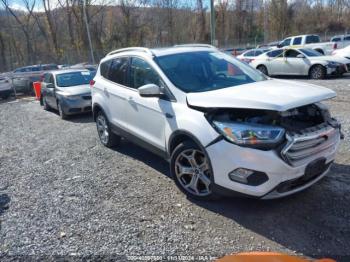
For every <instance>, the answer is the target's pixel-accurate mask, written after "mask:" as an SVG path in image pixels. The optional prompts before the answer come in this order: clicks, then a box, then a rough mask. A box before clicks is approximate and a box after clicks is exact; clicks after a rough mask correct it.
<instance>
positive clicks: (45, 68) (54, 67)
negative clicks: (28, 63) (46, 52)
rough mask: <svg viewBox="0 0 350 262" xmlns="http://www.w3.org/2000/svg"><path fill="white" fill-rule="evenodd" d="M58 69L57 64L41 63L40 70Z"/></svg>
mask: <svg viewBox="0 0 350 262" xmlns="http://www.w3.org/2000/svg"><path fill="white" fill-rule="evenodd" d="M56 69H58V66H57V65H43V66H42V70H56Z"/></svg>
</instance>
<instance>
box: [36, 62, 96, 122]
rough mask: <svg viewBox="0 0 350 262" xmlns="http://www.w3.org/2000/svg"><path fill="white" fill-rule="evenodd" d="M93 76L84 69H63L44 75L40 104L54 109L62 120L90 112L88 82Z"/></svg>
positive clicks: (47, 108)
mask: <svg viewBox="0 0 350 262" xmlns="http://www.w3.org/2000/svg"><path fill="white" fill-rule="evenodd" d="M93 77H94V74H93V73H92V72H90V71H89V70H86V69H81V70H79V69H64V70H57V71H51V72H48V73H45V75H44V79H43V82H42V83H41V86H42V87H41V104H42V105H43V106H44V109H45V110H49V109H56V110H58V112H59V115H60V117H61V118H62V119H65V118H67V117H68V116H69V115H73V114H79V113H83V112H89V111H91V91H90V81H91V80H92V78H93Z"/></svg>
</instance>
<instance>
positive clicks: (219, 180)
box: [91, 45, 341, 199]
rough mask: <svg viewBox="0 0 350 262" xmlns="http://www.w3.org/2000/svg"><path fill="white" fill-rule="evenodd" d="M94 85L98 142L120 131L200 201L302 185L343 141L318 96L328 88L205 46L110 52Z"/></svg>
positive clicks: (277, 193)
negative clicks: (277, 76) (164, 163)
mask: <svg viewBox="0 0 350 262" xmlns="http://www.w3.org/2000/svg"><path fill="white" fill-rule="evenodd" d="M91 87H92V105H93V113H94V119H95V121H96V125H97V131H98V134H99V137H100V140H101V142H102V144H104V145H105V146H107V147H111V146H114V145H116V144H117V143H118V142H119V141H120V139H121V137H124V138H126V139H129V140H130V141H132V142H134V143H137V144H139V145H141V146H143V147H145V148H146V149H148V150H150V151H152V152H154V153H156V154H159V155H161V156H162V157H164V158H166V159H167V160H169V162H170V168H171V173H172V176H173V178H174V180H175V182H176V184H177V186H178V187H179V188H180V189H181V190H182V191H183V192H184V193H186V194H187V195H188V196H190V197H193V198H197V199H212V198H216V197H217V196H219V195H227V194H231V193H236V194H237V193H238V194H239V195H241V194H242V195H246V196H252V197H258V198H264V199H269V198H278V197H283V196H287V195H290V194H293V193H296V192H298V191H301V190H303V189H305V188H307V187H309V186H311V185H312V184H314V183H316V182H317V181H318V180H320V179H321V178H322V177H323V176H324V175H325V174H326V173H327V171H328V170H329V168H330V165H331V163H332V162H333V160H334V157H335V154H336V150H337V147H338V144H339V141H340V138H341V131H340V125H339V123H338V122H337V121H336V120H335V119H334V118H332V117H331V116H330V114H329V112H328V109H327V108H326V106H325V105H323V104H321V103H320V101H322V100H325V99H330V98H332V97H334V96H335V93H334V92H333V91H331V90H329V89H327V88H323V87H318V86H315V85H309V84H305V83H299V82H292V81H282V80H274V79H270V78H268V77H266V76H265V75H263V74H262V73H260V72H258V71H257V70H255V69H253V68H251V67H249V66H248V65H245V64H244V63H242V62H239V61H238V60H236V59H235V58H232V57H231V56H229V55H226V54H224V53H222V52H220V51H218V50H217V49H215V48H214V47H211V46H206V45H183V46H175V47H171V48H164V49H146V48H126V49H120V50H116V51H113V52H111V53H109V54H108V55H107V56H106V57H105V58H103V59H102V60H101V63H100V65H99V68H98V70H97V74H96V76H95V78H94V80H93V81H92V83H91Z"/></svg>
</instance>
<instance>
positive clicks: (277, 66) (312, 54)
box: [250, 48, 350, 79]
mask: <svg viewBox="0 0 350 262" xmlns="http://www.w3.org/2000/svg"><path fill="white" fill-rule="evenodd" d="M250 65H251V66H253V67H254V68H256V69H258V70H260V71H261V72H263V73H264V74H265V75H300V76H310V78H313V79H323V78H325V77H326V76H327V75H338V76H341V75H343V74H344V73H346V72H348V68H349V65H350V59H347V58H342V57H335V56H325V55H322V54H321V53H319V52H317V51H315V50H312V49H307V48H288V49H275V50H272V51H269V52H267V53H265V54H262V55H260V56H258V57H256V58H255V60H254V61H252V62H251V63H250Z"/></svg>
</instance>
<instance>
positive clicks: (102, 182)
mask: <svg viewBox="0 0 350 262" xmlns="http://www.w3.org/2000/svg"><path fill="white" fill-rule="evenodd" d="M297 81H307V82H309V83H316V84H320V85H323V86H327V87H329V88H332V89H333V90H335V91H336V92H337V93H338V97H337V98H335V99H333V100H332V101H330V102H327V103H328V104H329V105H330V107H331V111H332V113H333V114H334V115H335V116H336V117H337V118H338V119H339V120H340V121H341V122H342V124H343V131H344V133H345V135H346V138H345V140H344V141H343V143H342V145H341V147H340V150H339V154H338V156H337V158H336V161H335V164H334V165H333V167H332V169H331V172H330V173H329V174H328V175H327V176H326V177H325V178H324V179H323V180H322V181H321V182H319V183H318V184H316V185H314V186H313V187H312V188H310V189H309V190H307V191H305V192H302V193H300V194H298V195H295V196H292V197H288V198H285V199H281V200H274V201H259V200H250V199H223V200H221V201H219V202H209V203H205V202H202V203H201V202H193V201H190V200H188V199H186V197H185V196H184V195H183V194H182V193H180V192H179V190H178V189H177V188H176V186H175V185H174V183H173V182H172V180H171V179H170V178H169V172H168V167H167V163H166V162H165V161H163V160H162V159H160V158H158V157H157V156H155V155H153V154H151V153H148V152H146V151H145V150H143V149H141V148H139V147H137V146H135V145H133V144H131V143H130V142H125V141H124V142H123V143H122V145H121V146H120V147H118V148H115V149H113V150H111V149H107V148H105V147H103V146H102V145H101V144H100V142H99V140H98V137H97V133H96V130H95V124H94V123H93V121H92V119H91V117H90V116H88V115H85V116H77V117H73V118H71V119H70V120H68V121H62V120H60V119H59V117H58V115H57V114H56V113H54V112H45V111H44V110H43V109H42V108H41V107H40V106H39V104H38V103H37V102H35V101H32V100H30V99H29V100H25V99H21V100H19V101H10V102H8V101H0V223H1V224H0V260H1V256H3V258H7V259H9V260H11V259H15V258H16V257H17V258H18V256H23V257H24V258H26V256H28V255H33V257H31V258H34V259H36V258H38V257H37V256H39V255H40V256H51V255H57V256H68V255H70V256H72V257H76V258H79V257H81V256H84V257H90V258H94V256H95V255H100V256H107V257H110V258H112V257H113V258H115V259H117V260H125V259H126V257H118V256H119V255H145V254H147V255H175V254H176V255H180V254H181V255H211V256H221V255H224V254H228V253H232V252H239V251H250V250H265V251H282V252H287V253H291V254H295V253H296V254H302V255H306V256H309V257H336V258H338V259H339V260H343V261H350V244H349V243H350V164H349V163H350V143H349V137H350V106H349V102H350V76H347V77H345V78H342V79H329V80H323V81H311V80H307V79H298V80H297Z"/></svg>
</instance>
